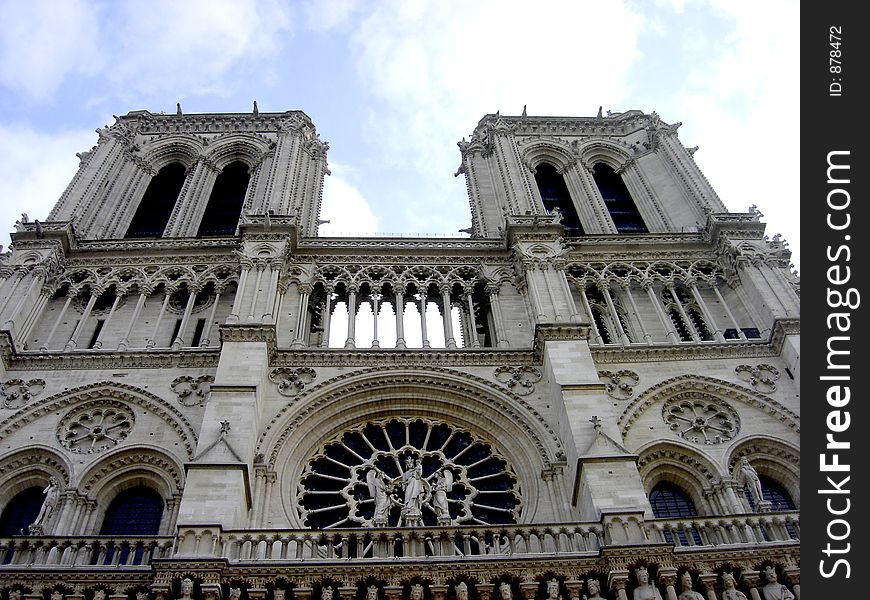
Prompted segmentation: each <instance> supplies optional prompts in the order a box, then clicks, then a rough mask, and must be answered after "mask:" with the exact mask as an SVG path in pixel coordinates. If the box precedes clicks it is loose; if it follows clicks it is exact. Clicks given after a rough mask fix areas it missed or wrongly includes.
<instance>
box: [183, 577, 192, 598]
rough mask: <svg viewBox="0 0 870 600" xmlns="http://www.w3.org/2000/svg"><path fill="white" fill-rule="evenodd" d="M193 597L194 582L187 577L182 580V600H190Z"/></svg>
mask: <svg viewBox="0 0 870 600" xmlns="http://www.w3.org/2000/svg"><path fill="white" fill-rule="evenodd" d="M192 596H193V580H192V579H191V578H190V577H185V578H184V579H182V580H181V600H190V599H191V597H192Z"/></svg>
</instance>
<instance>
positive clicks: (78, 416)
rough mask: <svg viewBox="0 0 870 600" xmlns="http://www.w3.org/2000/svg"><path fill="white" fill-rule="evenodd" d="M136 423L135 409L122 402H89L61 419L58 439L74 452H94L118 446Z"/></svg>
mask: <svg viewBox="0 0 870 600" xmlns="http://www.w3.org/2000/svg"><path fill="white" fill-rule="evenodd" d="M134 422H135V418H134V416H133V411H132V410H130V409H129V408H128V407H127V406H126V405H124V404H121V403H120V402H110V403H103V402H98V403H89V404H86V405H85V406H82V407H79V408H77V409H75V410H73V411H71V412H69V413H67V414H66V416H64V417H63V418H62V419H61V421H60V425H59V427H58V430H57V439H58V440H59V441H60V443H61V445H63V446H64V447H65V448H67V449H69V450H70V451H72V452H75V453H77V454H93V453H96V452H102V451H103V450H107V449H109V448H113V447H115V446H116V445H118V444H119V443H120V442H121V441H123V440H124V438H126V437H127V435H128V434H129V433H130V431H131V430H132V429H133V424H134Z"/></svg>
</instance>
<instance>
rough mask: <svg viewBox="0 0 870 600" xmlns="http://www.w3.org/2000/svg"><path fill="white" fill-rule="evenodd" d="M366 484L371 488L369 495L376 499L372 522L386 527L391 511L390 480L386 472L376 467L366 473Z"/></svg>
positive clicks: (376, 525) (377, 525)
mask: <svg viewBox="0 0 870 600" xmlns="http://www.w3.org/2000/svg"><path fill="white" fill-rule="evenodd" d="M366 485H367V486H368V488H369V495H371V497H372V498H373V499H374V501H375V513H374V515H373V516H372V524H373V525H374V526H375V527H386V526H387V525H388V523H387V518H388V517H389V513H390V480H389V478H388V477H387V475H386V473H384V472H383V471H381V470H380V469H378V468H377V467H375V468H374V469H371V470H370V471H369V472H368V473H366Z"/></svg>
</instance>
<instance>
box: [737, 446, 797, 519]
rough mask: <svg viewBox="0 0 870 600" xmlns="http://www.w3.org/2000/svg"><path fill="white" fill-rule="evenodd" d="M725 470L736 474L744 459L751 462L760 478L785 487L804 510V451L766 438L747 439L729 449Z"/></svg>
mask: <svg viewBox="0 0 870 600" xmlns="http://www.w3.org/2000/svg"><path fill="white" fill-rule="evenodd" d="M726 456H727V457H728V459H727V461H726V464H725V465H723V468H725V469H727V472H728V473H733V472H734V469H735V467H736V466H737V462H738V461H739V460H740V459H741V458H742V457H744V456H746V457H748V458H750V459H751V462H752V466H753V467H754V468H755V470H756V471H758V474H759V475H764V476H766V477H770V478H771V479H773V480H775V481H776V482H777V483H779V484H780V485H782V486H783V487H784V488H785V489H786V490H787V491H788V493H789V495H790V496H791V498H792V500H794V503H795V505H797V506H798V507H800V497H801V490H800V465H801V458H800V450H799V449H798V448H797V447H796V446H792V445H791V444H789V443H787V442H784V441H782V440H778V439H775V438H771V437H766V436H753V437H751V438H748V439H743V440H740V441H739V442H737V443H736V444H734V446H732V447H731V448H729V451H728V453H727V454H726Z"/></svg>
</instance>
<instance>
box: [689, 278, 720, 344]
mask: <svg viewBox="0 0 870 600" xmlns="http://www.w3.org/2000/svg"><path fill="white" fill-rule="evenodd" d="M688 285H689V289H690V290H691V291H692V296H693V297H694V298H695V302H697V303H698V308H700V309H701V314H703V315H704V319H705V320H706V321H707V324H708V325H709V326H710V327H711V328H712V329H713V337H714V338H716V341H718V342H724V341H725V336H724V335H722V329H721V328H720V327H719V326H718V325H717V324H716V319H715V318H714V317H713V313H712V312H710V309H709V308H708V307H707V303H706V302H704V298H703V297H702V296H701V292H700V290H698V286H696V285H695V282H694V281H692V282H688Z"/></svg>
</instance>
